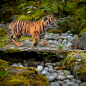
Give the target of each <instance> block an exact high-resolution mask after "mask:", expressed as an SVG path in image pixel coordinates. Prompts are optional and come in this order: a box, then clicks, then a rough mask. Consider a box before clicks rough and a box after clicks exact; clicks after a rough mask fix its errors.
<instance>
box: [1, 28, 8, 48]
mask: <svg viewBox="0 0 86 86" xmlns="http://www.w3.org/2000/svg"><path fill="white" fill-rule="evenodd" d="M7 40H8V35H7V31H6V30H5V29H4V28H0V47H3V46H5V45H6V44H8V43H7V42H6V41H7Z"/></svg>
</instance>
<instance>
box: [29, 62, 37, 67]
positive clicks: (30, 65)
mask: <svg viewBox="0 0 86 86" xmlns="http://www.w3.org/2000/svg"><path fill="white" fill-rule="evenodd" d="M28 67H36V64H35V63H34V62H29V63H28Z"/></svg>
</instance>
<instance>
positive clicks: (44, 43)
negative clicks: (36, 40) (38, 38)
mask: <svg viewBox="0 0 86 86" xmlns="http://www.w3.org/2000/svg"><path fill="white" fill-rule="evenodd" d="M42 41H43V42H42V44H43V45H44V46H46V45H49V43H46V42H45V38H43V39H42Z"/></svg>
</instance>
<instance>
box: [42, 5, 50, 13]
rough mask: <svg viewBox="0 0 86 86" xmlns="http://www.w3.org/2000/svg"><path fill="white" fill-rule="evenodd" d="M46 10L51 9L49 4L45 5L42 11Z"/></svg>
mask: <svg viewBox="0 0 86 86" xmlns="http://www.w3.org/2000/svg"><path fill="white" fill-rule="evenodd" d="M44 10H45V11H47V12H48V11H50V8H49V7H48V6H45V7H44V8H43V9H42V11H44Z"/></svg>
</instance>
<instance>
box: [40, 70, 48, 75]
mask: <svg viewBox="0 0 86 86" xmlns="http://www.w3.org/2000/svg"><path fill="white" fill-rule="evenodd" d="M48 73H49V72H47V71H46V70H43V71H42V72H41V74H42V75H45V74H46V75H47V74H48Z"/></svg>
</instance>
